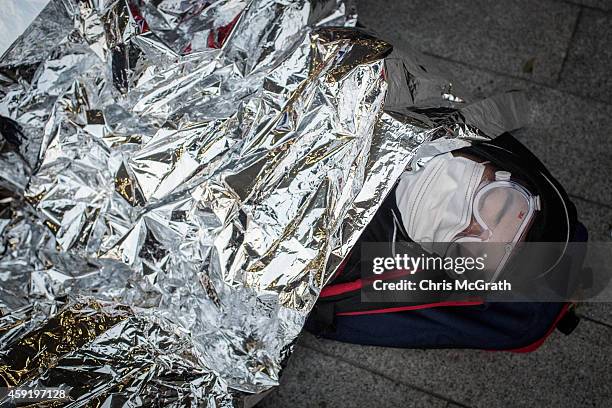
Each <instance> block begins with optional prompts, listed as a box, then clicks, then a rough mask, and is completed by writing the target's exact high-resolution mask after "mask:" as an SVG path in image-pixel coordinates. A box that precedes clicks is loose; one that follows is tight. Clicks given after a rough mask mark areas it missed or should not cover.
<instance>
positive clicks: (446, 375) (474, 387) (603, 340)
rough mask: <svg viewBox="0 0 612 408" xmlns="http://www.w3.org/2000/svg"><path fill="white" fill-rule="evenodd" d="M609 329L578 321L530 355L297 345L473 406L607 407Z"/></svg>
mask: <svg viewBox="0 0 612 408" xmlns="http://www.w3.org/2000/svg"><path fill="white" fill-rule="evenodd" d="M611 340H612V330H611V329H609V328H607V327H604V326H602V325H597V324H593V323H591V322H588V321H583V322H581V323H580V325H579V326H578V327H577V328H576V330H575V331H574V333H572V334H571V335H570V336H564V335H562V334H559V333H554V334H553V335H552V336H551V338H550V339H549V340H548V341H547V342H546V343H545V344H544V345H543V346H542V347H541V348H540V349H539V350H537V351H536V352H533V353H529V354H514V353H493V352H486V351H477V350H402V349H390V348H381V347H365V346H356V345H349V344H343V343H338V342H332V341H328V340H323V339H317V338H315V337H314V336H311V335H304V336H303V338H302V339H301V341H302V343H303V344H307V345H308V346H310V347H313V348H316V349H319V350H323V351H324V352H327V353H330V354H332V355H337V356H342V358H344V359H346V360H349V361H356V362H359V363H360V364H362V365H363V366H366V367H369V368H371V369H372V370H375V371H378V372H381V373H384V374H385V375H387V376H390V377H392V378H398V379H402V381H405V382H408V383H410V384H413V385H416V386H417V387H421V388H423V389H425V390H430V391H435V392H437V393H440V394H443V395H445V396H447V397H449V398H450V399H452V400H454V401H457V402H460V403H461V404H465V405H468V406H473V407H487V408H488V407H509V406H510V407H540V406H541V407H587V406H592V407H609V406H612V370H610V364H611V363H612V354H611V351H612V350H611V346H612V341H611Z"/></svg>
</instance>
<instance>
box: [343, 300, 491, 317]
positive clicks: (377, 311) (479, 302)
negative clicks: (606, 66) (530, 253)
mask: <svg viewBox="0 0 612 408" xmlns="http://www.w3.org/2000/svg"><path fill="white" fill-rule="evenodd" d="M482 304H483V301H482V300H465V301H453V302H436V303H425V304H422V305H412V306H398V307H390V308H387V309H374V310H361V311H358V312H342V313H338V314H337V315H336V316H359V315H368V314H380V313H395V312H405V311H409V310H421V309H430V308H433V307H448V306H478V305H482Z"/></svg>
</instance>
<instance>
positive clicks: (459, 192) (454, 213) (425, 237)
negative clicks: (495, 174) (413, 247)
mask: <svg viewBox="0 0 612 408" xmlns="http://www.w3.org/2000/svg"><path fill="white" fill-rule="evenodd" d="M484 171H485V166H484V165H483V164H480V163H477V162H475V161H472V160H469V159H466V158H465V157H454V156H453V155H452V154H451V153H446V154H442V155H439V156H436V157H434V158H433V159H431V160H430V161H429V163H427V165H426V166H425V167H424V168H422V169H421V170H420V171H417V172H415V173H410V172H405V173H404V174H402V176H401V177H400V180H399V183H398V186H397V189H396V191H395V197H396V203H397V207H398V209H399V211H400V214H401V217H402V223H403V224H404V228H405V229H406V232H407V233H408V236H409V237H410V238H411V239H412V240H414V241H416V242H420V243H430V242H451V241H452V240H453V238H455V236H457V234H459V233H460V232H462V231H463V230H465V229H466V228H467V227H468V225H469V224H470V221H471V219H472V205H473V200H474V194H475V193H476V188H477V187H478V185H479V184H480V182H481V180H482V176H483V174H484Z"/></svg>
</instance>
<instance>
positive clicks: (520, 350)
mask: <svg viewBox="0 0 612 408" xmlns="http://www.w3.org/2000/svg"><path fill="white" fill-rule="evenodd" d="M569 307H570V304H569V303H566V304H565V305H564V306H563V308H562V309H561V311H560V312H559V315H558V316H557V318H556V319H555V321H554V323H553V324H552V326H550V328H549V329H548V331H547V332H546V334H544V336H542V337H541V338H540V339H538V340H536V341H534V342H533V343H531V344H529V345H527V346H524V347H519V348H515V349H508V350H491V351H509V352H511V353H531V352H532V351H535V350H537V349H539V348H540V346H541V345H542V344H544V342H545V341H546V339H547V338H548V337H549V336H550V335H551V334H552V333H553V332H554V331H555V329H556V328H557V324H559V322H560V321H561V319H563V316H565V314H566V313H567V311H568V310H569Z"/></svg>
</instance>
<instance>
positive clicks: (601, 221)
mask: <svg viewBox="0 0 612 408" xmlns="http://www.w3.org/2000/svg"><path fill="white" fill-rule="evenodd" d="M573 201H574V203H575V204H576V207H577V209H578V214H579V215H580V221H581V222H582V223H583V224H584V225H585V226H586V227H587V229H588V230H589V239H590V240H591V241H600V242H601V241H606V242H610V241H612V210H610V209H609V208H607V207H603V206H601V205H597V204H593V203H589V202H585V201H583V200H579V199H574V200H573ZM577 311H578V313H579V314H581V315H584V316H587V317H589V318H591V319H594V320H597V321H599V322H603V323H605V324H608V325H610V326H612V303H581V304H579V305H578V310H577Z"/></svg>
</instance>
